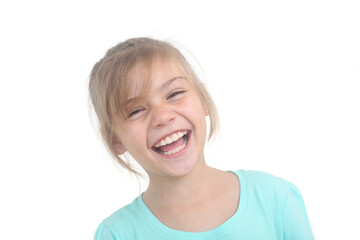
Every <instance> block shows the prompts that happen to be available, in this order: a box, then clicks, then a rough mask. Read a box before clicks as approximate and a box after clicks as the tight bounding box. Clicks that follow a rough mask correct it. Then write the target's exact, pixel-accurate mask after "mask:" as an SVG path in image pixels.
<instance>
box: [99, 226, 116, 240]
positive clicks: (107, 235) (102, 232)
mask: <svg viewBox="0 0 360 240" xmlns="http://www.w3.org/2000/svg"><path fill="white" fill-rule="evenodd" d="M94 239H95V240H116V238H115V236H114V234H113V233H112V232H111V230H110V229H109V228H108V227H106V226H105V224H104V223H101V224H100V225H99V227H98V228H97V229H96V233H95V238H94Z"/></svg>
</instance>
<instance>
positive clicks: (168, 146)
mask: <svg viewBox="0 0 360 240" xmlns="http://www.w3.org/2000/svg"><path fill="white" fill-rule="evenodd" d="M183 144H184V138H180V139H179V140H177V141H175V142H172V143H170V144H166V145H165V146H161V147H160V148H159V149H160V150H161V151H162V152H168V151H170V150H173V149H175V148H177V147H179V146H182V145H183Z"/></svg>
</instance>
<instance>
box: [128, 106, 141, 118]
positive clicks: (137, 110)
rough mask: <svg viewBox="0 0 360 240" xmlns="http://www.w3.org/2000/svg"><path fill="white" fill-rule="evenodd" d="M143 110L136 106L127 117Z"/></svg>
mask: <svg viewBox="0 0 360 240" xmlns="http://www.w3.org/2000/svg"><path fill="white" fill-rule="evenodd" d="M143 110H144V108H137V109H135V110H133V111H131V112H130V113H129V114H128V116H127V117H128V118H131V117H133V116H135V115H136V114H138V113H140V112H141V111H143Z"/></svg>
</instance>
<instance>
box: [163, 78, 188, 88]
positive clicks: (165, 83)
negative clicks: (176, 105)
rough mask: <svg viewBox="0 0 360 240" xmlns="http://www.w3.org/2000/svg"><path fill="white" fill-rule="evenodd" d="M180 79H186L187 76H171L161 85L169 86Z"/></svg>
mask: <svg viewBox="0 0 360 240" xmlns="http://www.w3.org/2000/svg"><path fill="white" fill-rule="evenodd" d="M178 79H184V80H186V77H183V76H177V77H174V78H171V79H169V80H167V81H166V82H164V83H163V84H162V85H161V87H162V88H166V87H169V86H170V85H171V84H172V83H173V82H175V81H176V80H178Z"/></svg>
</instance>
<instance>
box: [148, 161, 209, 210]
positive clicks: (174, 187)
mask: <svg viewBox="0 0 360 240" xmlns="http://www.w3.org/2000/svg"><path fill="white" fill-rule="evenodd" d="M215 174H216V170H215V169H213V168H211V167H209V166H207V165H206V164H205V163H203V164H200V165H199V166H197V167H195V168H194V169H193V170H192V171H191V172H189V173H188V174H187V175H186V176H181V177H177V178H166V179H164V178H163V177H158V176H150V183H149V187H148V189H147V190H146V192H145V193H144V196H143V197H144V201H145V202H146V203H148V204H161V205H162V206H169V207H170V206H176V205H179V204H184V203H193V202H197V201H199V200H201V199H202V198H206V196H208V195H209V194H210V190H211V189H212V186H213V185H214V183H215V181H214V180H213V179H214V176H215Z"/></svg>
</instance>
